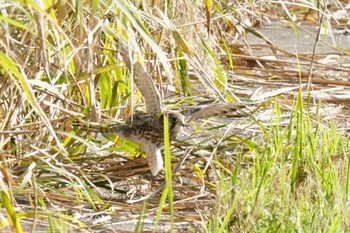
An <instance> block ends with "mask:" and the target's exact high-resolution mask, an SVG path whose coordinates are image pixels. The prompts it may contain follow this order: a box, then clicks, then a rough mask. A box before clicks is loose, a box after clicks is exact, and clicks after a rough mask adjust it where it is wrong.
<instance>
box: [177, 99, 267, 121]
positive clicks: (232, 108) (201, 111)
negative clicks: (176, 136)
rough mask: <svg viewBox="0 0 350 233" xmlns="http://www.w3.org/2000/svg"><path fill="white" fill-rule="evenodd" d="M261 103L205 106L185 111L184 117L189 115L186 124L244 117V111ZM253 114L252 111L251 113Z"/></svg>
mask: <svg viewBox="0 0 350 233" xmlns="http://www.w3.org/2000/svg"><path fill="white" fill-rule="evenodd" d="M259 103H260V102H234V103H218V104H210V105H204V106H200V107H197V108H192V109H189V110H184V112H183V113H184V115H188V117H187V119H186V122H190V121H193V120H196V119H203V118H207V117H212V116H228V115H230V116H242V115H243V114H242V111H240V110H242V109H248V107H253V106H255V105H257V104H259ZM250 112H251V111H250Z"/></svg>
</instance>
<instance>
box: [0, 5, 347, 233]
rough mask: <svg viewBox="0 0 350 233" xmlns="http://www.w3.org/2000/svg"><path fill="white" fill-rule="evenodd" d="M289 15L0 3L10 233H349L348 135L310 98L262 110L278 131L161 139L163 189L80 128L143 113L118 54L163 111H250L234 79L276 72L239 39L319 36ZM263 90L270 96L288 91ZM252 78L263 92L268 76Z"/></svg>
mask: <svg viewBox="0 0 350 233" xmlns="http://www.w3.org/2000/svg"><path fill="white" fill-rule="evenodd" d="M62 3H64V4H62ZM284 3H286V4H284V5H283V4H282V2H280V1H279V2H273V5H271V4H258V3H254V2H251V1H228V2H215V1H204V2H203V3H202V4H200V3H192V2H175V1H166V2H164V3H159V5H152V4H148V5H147V3H146V1H138V4H137V5H133V4H132V3H131V2H128V1H119V0H115V1H104V0H102V1H85V2H84V1H78V0H73V1H68V2H67V1H63V2H62V1H59V2H57V1H50V0H48V1H35V2H33V1H2V2H1V4H0V5H1V15H0V95H1V100H0V132H1V134H0V145H1V148H0V154H1V156H0V176H1V182H0V186H1V212H0V217H1V218H0V231H4V232H5V231H6V232H7V231H12V232H30V231H31V232H36V231H39V230H42V231H45V232H46V231H50V232H78V231H80V232H91V231H94V230H95V229H98V230H101V229H103V230H105V229H107V230H111V229H113V230H116V231H121V230H120V227H121V225H122V224H125V225H127V226H128V227H129V228H128V230H130V231H135V232H142V231H147V230H150V231H156V230H159V231H170V230H174V231H176V230H178V229H179V231H181V230H183V229H182V228H181V227H182V226H184V225H186V227H184V228H185V229H190V230H192V231H193V232H196V231H204V232H205V231H206V232H266V231H274V232H277V231H282V232H288V231H304V232H324V231H327V232H328V231H329V232H339V231H346V230H348V229H349V224H350V223H349V220H348V219H349V217H350V216H349V211H348V210H347V207H348V195H349V190H350V188H349V187H350V179H349V178H350V175H349V174H350V166H349V165H350V163H349V160H348V158H347V154H348V151H349V143H348V139H347V138H345V136H344V134H342V133H341V132H339V128H338V127H339V124H337V123H336V122H332V121H323V120H322V117H320V114H319V111H320V109H322V106H323V104H324V103H323V102H318V103H317V105H316V106H317V107H316V111H311V110H310V108H309V106H310V105H312V104H311V103H310V100H309V102H305V100H306V99H309V98H305V96H303V93H302V92H301V90H302V86H300V92H299V93H297V95H296V97H293V94H295V93H296V92H290V93H283V92H281V94H280V95H281V96H278V97H276V98H275V99H274V100H273V101H272V103H273V104H266V106H265V107H262V108H261V112H264V111H265V112H267V113H266V114H267V115H268V116H266V114H264V113H260V112H259V111H257V112H256V114H257V115H258V116H255V113H254V114H253V115H252V116H247V117H246V118H247V119H244V120H242V119H239V120H237V121H236V120H231V118H225V121H224V122H216V119H211V118H210V119H204V121H202V122H191V123H189V125H188V128H189V130H188V132H186V133H187V134H189V135H190V136H189V137H188V140H185V141H178V142H172V144H171V143H170V142H169V141H168V136H169V135H168V134H167V133H168V132H167V131H165V138H164V139H165V147H164V152H163V154H164V156H165V157H164V158H165V168H166V170H165V172H164V173H162V174H161V175H159V176H157V177H151V175H150V172H149V169H148V167H147V163H146V162H145V159H144V157H145V155H143V154H141V153H140V151H139V148H138V146H137V145H135V144H132V143H129V142H126V141H123V140H121V139H120V138H118V137H116V136H115V135H112V136H111V135H103V137H102V136H101V135H99V134H97V133H95V132H91V131H89V130H88V128H89V127H87V125H85V127H77V126H76V125H74V124H73V123H75V122H79V123H81V122H87V123H89V124H90V123H91V124H97V125H105V124H108V123H110V122H113V123H116V122H117V123H121V122H123V121H124V120H125V119H126V118H127V117H128V116H129V115H130V114H131V113H133V111H134V110H141V111H144V110H145V106H144V103H143V99H142V95H141V93H140V92H139V91H138V89H137V87H135V86H134V85H133V77H132V75H133V73H132V70H128V68H127V66H126V65H125V62H124V61H123V57H122V56H121V54H120V47H121V44H126V45H127V46H128V48H129V51H133V52H135V54H132V55H134V56H135V57H134V58H135V59H139V60H140V61H141V60H142V63H144V64H145V67H146V68H147V71H148V72H149V74H150V76H151V77H152V78H153V79H154V80H155V83H156V86H157V89H159V90H160V93H161V96H162V97H163V98H164V105H166V106H164V108H165V109H171V108H175V109H176V108H177V107H181V106H182V105H185V104H194V105H195V104H197V102H204V103H206V101H208V100H209V102H210V101H213V100H215V101H238V100H239V99H250V97H251V96H253V94H254V93H255V91H256V90H249V92H244V91H242V90H240V89H239V86H248V84H247V83H248V82H247V83H246V82H243V83H238V81H237V80H236V79H234V78H232V79H231V78H230V77H229V73H230V72H237V73H245V74H247V75H251V74H254V71H256V73H255V74H258V73H259V72H263V71H264V69H263V68H266V67H267V68H268V67H269V66H268V65H267V66H266V67H264V66H265V65H266V63H263V64H261V63H260V62H259V60H256V59H257V57H254V56H255V55H254V54H252V52H251V48H249V46H248V45H247V42H246V40H245V33H251V34H253V35H254V36H256V37H259V38H261V39H262V40H263V41H266V42H269V41H268V40H267V39H266V37H264V36H263V35H261V34H260V33H259V32H258V31H257V30H255V28H254V26H250V25H254V24H255V23H259V22H260V19H261V18H263V16H266V15H268V14H269V13H270V12H271V11H272V10H274V14H273V15H274V17H278V16H283V17H285V18H287V20H289V22H292V18H290V17H289V16H291V15H292V16H296V17H297V18H299V19H301V18H303V16H304V14H307V19H308V20H310V21H311V22H316V21H317V20H318V18H317V14H318V13H320V12H322V11H323V10H324V9H323V8H322V7H321V6H320V5H316V6H314V5H311V3H310V5H305V4H292V3H290V2H284ZM333 3H334V4H337V3H338V4H339V2H335V1H334V2H333ZM310 9H311V10H312V11H311V13H312V14H308V13H306V12H307V11H308V10H310ZM265 10H266V11H265ZM293 14H295V15H293ZM286 16H288V17H286ZM280 19H282V18H280ZM327 20H328V21H327ZM329 21H330V20H329V19H328V18H327V19H326V22H329ZM261 23H262V24H263V22H262V21H261ZM292 25H293V26H294V27H295V26H296V24H294V22H293V24H292ZM295 30H296V32H297V28H296V27H295ZM296 34H297V33H296ZM269 43H270V42H269ZM267 47H268V46H267ZM269 49H270V47H269ZM237 54H238V55H241V54H247V55H245V56H247V57H249V55H251V56H252V57H254V58H253V59H247V60H244V59H242V60H239V59H237V58H235V55H237ZM241 61H242V62H243V64H245V65H240V64H241V63H239V62H241ZM250 61H254V64H255V62H256V63H257V64H259V66H254V65H251V63H249V62H250ZM276 64H277V65H279V64H278V63H276ZM276 64H273V65H275V66H274V69H276V70H277V65H276ZM282 64H283V65H284V63H282ZM250 66H251V67H250ZM243 67H244V68H246V70H245V69H243ZM316 68H317V67H316ZM239 69H241V70H239ZM300 69H302V68H300ZM239 71H242V72H239ZM269 72H271V71H269ZM298 72H301V71H300V70H298ZM282 74H283V73H282ZM267 76H268V77H269V78H270V77H273V78H271V80H272V82H271V83H272V85H273V79H274V78H275V79H276V80H278V78H285V77H280V76H281V75H280V74H279V73H277V74H276V75H274V74H272V75H271V74H268V75H267ZM254 78H256V81H257V82H258V83H262V84H263V85H262V86H263V87H265V86H268V85H267V81H266V77H258V76H257V77H254ZM271 80H269V81H271ZM278 85H279V84H278ZM276 88H277V89H278V88H280V87H279V86H277V87H274V88H273V89H276ZM243 92H244V93H243ZM291 93H292V94H291ZM183 97H186V98H183ZM286 99H287V100H289V101H290V105H289V107H290V109H289V110H288V113H287V115H288V118H287V120H286V113H285V112H284V111H282V110H281V109H283V107H285V106H280V101H281V100H286ZM267 102H268V101H267ZM269 110H271V111H270V112H269ZM261 115H263V116H264V117H265V118H264V120H261V121H260V119H259V116H261ZM231 121H232V122H231ZM165 124H167V121H165ZM165 126H166V125H165ZM228 127H231V130H232V131H233V132H232V133H227V134H226V135H225V137H223V136H222V135H221V132H226V131H225V130H226V129H227V128H228ZM165 128H167V127H165ZM220 130H222V131H220ZM218 132H219V133H218ZM203 135H204V136H203ZM185 138H186V137H185ZM188 148H191V150H187V149H188ZM189 151H191V153H189ZM185 153H189V154H188V155H186V156H184V154H185ZM175 156H177V157H176V159H175ZM179 158H180V159H181V158H185V161H184V163H183V165H182V166H181V168H180V169H179V170H177V171H176V172H173V171H174V170H173V169H170V166H171V165H174V164H176V162H177V161H176V160H180V159H179ZM163 181H165V188H162V189H160V191H158V192H156V193H153V191H154V190H157V188H158V187H162V186H161V185H162V182H163ZM150 194H152V195H150ZM148 195H150V196H148ZM145 197H147V198H145ZM138 200H139V201H138ZM177 223H180V224H179V226H177V225H176V224H177ZM184 223H186V224H184ZM113 224H115V225H113ZM118 224H121V225H118ZM192 224H193V225H192ZM123 229H124V228H123Z"/></svg>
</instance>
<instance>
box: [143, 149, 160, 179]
mask: <svg viewBox="0 0 350 233" xmlns="http://www.w3.org/2000/svg"><path fill="white" fill-rule="evenodd" d="M141 150H142V151H144V152H145V153H146V154H147V163H148V166H149V168H150V169H151V172H152V175H153V176H156V175H157V174H158V173H159V172H160V171H161V170H162V169H163V158H162V154H161V151H160V148H159V147H158V146H156V145H154V144H152V143H148V144H146V145H144V146H141Z"/></svg>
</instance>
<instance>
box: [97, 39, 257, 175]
mask: <svg viewBox="0 0 350 233" xmlns="http://www.w3.org/2000/svg"><path fill="white" fill-rule="evenodd" d="M119 52H120V55H121V56H122V58H123V60H124V62H125V64H126V66H127V68H128V69H129V70H130V72H131V71H133V72H131V73H133V75H134V77H133V80H134V82H135V84H136V86H137V88H138V89H139V91H140V92H141V94H142V96H143V99H144V102H145V108H146V112H145V113H143V112H135V113H134V114H132V117H129V118H127V119H126V121H125V123H124V124H120V125H115V126H107V127H101V128H100V129H99V130H100V132H101V133H112V134H118V135H119V136H120V137H121V138H123V139H126V140H128V141H131V142H134V143H136V144H138V145H139V146H140V150H141V151H142V152H144V153H146V154H147V163H148V166H149V168H150V170H151V172H152V175H153V176H156V175H157V174H158V173H159V172H160V171H161V170H162V168H163V159H162V155H161V149H162V147H163V146H164V117H165V116H167V117H168V119H169V129H167V130H169V136H170V137H169V139H170V141H173V140H175V139H176V137H177V135H178V134H179V133H180V132H182V130H183V128H184V127H185V125H186V124H187V123H188V122H190V121H193V120H196V119H200V118H205V117H210V116H215V115H225V114H227V113H230V114H231V113H237V114H239V113H238V110H239V109H242V108H244V107H246V106H248V105H251V104H256V103H254V102H235V103H221V104H215V105H207V106H199V107H194V108H188V109H184V110H183V111H181V110H179V111H177V110H169V111H165V110H164V109H163V106H162V99H161V95H160V93H159V90H158V89H157V88H156V85H155V82H154V81H153V79H152V77H151V76H150V74H149V73H148V72H147V70H146V69H145V67H144V65H143V63H142V59H135V58H137V57H138V58H141V54H140V51H139V50H137V49H134V50H130V47H128V46H127V43H125V42H121V44H120V47H119ZM160 55H162V54H160ZM163 55H164V54H163ZM170 76H173V75H172V74H170Z"/></svg>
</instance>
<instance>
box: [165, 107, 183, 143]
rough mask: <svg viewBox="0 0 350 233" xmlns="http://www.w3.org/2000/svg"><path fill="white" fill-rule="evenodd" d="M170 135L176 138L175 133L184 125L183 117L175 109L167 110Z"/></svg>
mask: <svg viewBox="0 0 350 233" xmlns="http://www.w3.org/2000/svg"><path fill="white" fill-rule="evenodd" d="M166 114H167V116H168V119H169V131H170V137H172V138H173V139H175V138H176V136H177V134H178V133H179V132H180V131H181V130H182V128H183V127H184V126H185V117H184V116H183V115H182V114H181V113H180V112H177V111H168V112H167V113H166Z"/></svg>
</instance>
